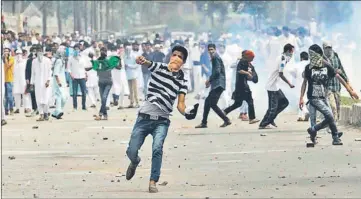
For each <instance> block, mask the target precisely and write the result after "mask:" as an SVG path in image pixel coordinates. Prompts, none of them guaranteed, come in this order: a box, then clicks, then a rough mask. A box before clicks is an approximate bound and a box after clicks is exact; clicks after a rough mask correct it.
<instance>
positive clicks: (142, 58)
mask: <svg viewBox="0 0 361 199" xmlns="http://www.w3.org/2000/svg"><path fill="white" fill-rule="evenodd" d="M146 61H147V60H146V59H145V57H143V56H138V57H137V58H136V59H135V63H137V64H139V65H143V64H144V63H145V62H146Z"/></svg>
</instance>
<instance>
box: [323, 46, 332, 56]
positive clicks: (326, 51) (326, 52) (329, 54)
mask: <svg viewBox="0 0 361 199" xmlns="http://www.w3.org/2000/svg"><path fill="white" fill-rule="evenodd" d="M324 51H325V56H326V57H331V55H332V48H325V50H324Z"/></svg>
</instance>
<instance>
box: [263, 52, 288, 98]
mask: <svg viewBox="0 0 361 199" xmlns="http://www.w3.org/2000/svg"><path fill="white" fill-rule="evenodd" d="M289 60H290V57H287V56H285V55H280V56H279V57H277V59H276V64H275V65H274V66H273V68H272V70H271V71H270V72H271V75H270V76H269V78H268V80H267V83H266V89H267V91H278V90H279V89H280V87H279V85H278V84H279V81H280V79H281V78H280V76H279V73H280V72H283V71H284V68H285V67H286V66H287V64H288V62H289Z"/></svg>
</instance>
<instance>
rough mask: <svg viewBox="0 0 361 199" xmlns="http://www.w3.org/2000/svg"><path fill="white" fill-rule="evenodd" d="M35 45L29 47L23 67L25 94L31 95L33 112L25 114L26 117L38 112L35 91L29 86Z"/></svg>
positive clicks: (35, 52) (34, 56)
mask: <svg viewBox="0 0 361 199" xmlns="http://www.w3.org/2000/svg"><path fill="white" fill-rule="evenodd" d="M36 54H37V51H36V46H32V47H31V48H30V54H29V56H28V60H27V61H26V69H25V80H26V90H25V95H27V94H30V97H31V108H32V109H33V112H31V113H30V114H28V115H26V117H33V116H35V115H36V114H39V112H38V105H37V103H36V97H35V91H34V86H31V84H30V82H31V74H32V66H33V60H34V59H35V58H36Z"/></svg>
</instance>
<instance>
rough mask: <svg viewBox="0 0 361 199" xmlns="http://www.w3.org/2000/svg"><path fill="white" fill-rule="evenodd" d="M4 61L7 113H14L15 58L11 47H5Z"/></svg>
mask: <svg viewBox="0 0 361 199" xmlns="http://www.w3.org/2000/svg"><path fill="white" fill-rule="evenodd" d="M2 61H3V63H4V65H3V67H4V74H5V78H4V79H5V115H8V114H9V111H10V115H13V114H14V96H13V86H14V58H13V57H12V56H11V55H10V48H5V49H4V55H3V57H2Z"/></svg>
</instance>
